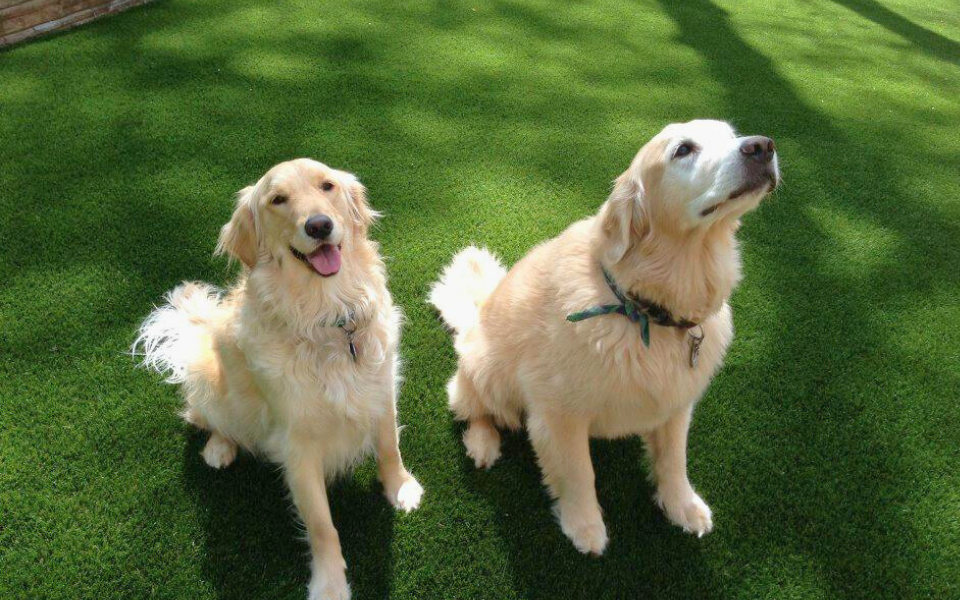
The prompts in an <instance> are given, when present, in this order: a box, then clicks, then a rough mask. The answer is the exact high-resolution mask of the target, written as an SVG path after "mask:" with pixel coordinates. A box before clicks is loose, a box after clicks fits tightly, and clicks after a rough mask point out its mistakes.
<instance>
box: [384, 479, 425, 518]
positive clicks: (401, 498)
mask: <svg viewBox="0 0 960 600" xmlns="http://www.w3.org/2000/svg"><path fill="white" fill-rule="evenodd" d="M391 496H392V497H391ZM421 498H423V487H422V486H421V485H420V484H419V483H418V482H417V480H416V479H414V478H413V475H409V476H408V478H407V480H406V481H404V482H403V485H401V486H400V489H399V490H397V493H396V494H388V495H387V500H389V501H390V504H392V505H393V506H394V508H396V509H397V510H402V511H403V512H410V511H412V510H416V508H417V507H418V506H420V499H421Z"/></svg>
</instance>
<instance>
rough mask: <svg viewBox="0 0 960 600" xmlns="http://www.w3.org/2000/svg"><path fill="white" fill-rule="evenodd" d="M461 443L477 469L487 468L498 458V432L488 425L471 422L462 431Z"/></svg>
mask: <svg viewBox="0 0 960 600" xmlns="http://www.w3.org/2000/svg"><path fill="white" fill-rule="evenodd" d="M463 445H464V446H466V448H467V456H469V457H470V458H472V459H473V464H475V465H476V466H477V468H478V469H489V468H490V467H492V466H493V463H495V462H497V459H498V458H500V432H498V431H497V430H496V428H494V427H492V426H490V425H480V424H476V423H471V424H470V426H469V427H467V430H466V431H464V432H463Z"/></svg>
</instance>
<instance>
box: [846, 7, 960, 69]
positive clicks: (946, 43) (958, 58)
mask: <svg viewBox="0 0 960 600" xmlns="http://www.w3.org/2000/svg"><path fill="white" fill-rule="evenodd" d="M832 1H833V2H835V3H836V4H839V5H840V6H843V7H845V8H848V9H850V10H852V11H854V12H855V13H857V14H858V15H860V16H861V17H863V18H865V19H869V20H870V21H873V22H874V23H876V24H877V25H879V26H881V27H883V28H884V29H886V30H888V31H890V32H892V33H895V34H897V35H899V36H900V37H902V38H903V39H905V40H907V41H908V42H910V43H911V44H913V45H914V46H915V47H916V48H917V49H919V50H920V51H921V52H924V53H926V54H929V55H930V56H933V57H935V58H938V59H940V60H943V61H946V62H949V63H953V64H954V65H960V44H958V43H957V42H956V41H954V40H952V39H950V38H948V37H945V36H943V35H940V34H939V33H937V32H935V31H931V30H929V29H927V28H926V27H924V26H922V25H918V24H916V23H914V22H913V21H911V20H910V19H907V18H906V17H904V16H903V15H901V14H899V13H896V12H894V11H892V10H890V9H889V8H887V7H886V6H884V5H882V4H880V3H879V2H877V1H876V0H832Z"/></svg>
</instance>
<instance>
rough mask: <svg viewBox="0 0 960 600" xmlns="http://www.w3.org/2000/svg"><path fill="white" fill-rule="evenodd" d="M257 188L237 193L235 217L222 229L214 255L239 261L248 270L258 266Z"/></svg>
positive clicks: (244, 189)
mask: <svg viewBox="0 0 960 600" xmlns="http://www.w3.org/2000/svg"><path fill="white" fill-rule="evenodd" d="M254 190H255V186H252V185H251V186H249V187H245V188H243V189H242V190H240V191H239V192H237V208H236V209H234V211H233V216H232V217H230V221H228V222H227V224H226V225H224V226H223V228H221V229H220V239H219V240H218V241H217V249H216V250H215V251H214V254H218V255H220V254H227V255H229V257H230V259H231V260H239V261H240V262H242V263H243V264H244V265H246V266H247V267H248V268H251V269H252V268H253V267H254V265H256V264H257V250H258V245H259V244H258V241H257V225H256V218H255V216H254V208H255V207H254V205H253V203H254Z"/></svg>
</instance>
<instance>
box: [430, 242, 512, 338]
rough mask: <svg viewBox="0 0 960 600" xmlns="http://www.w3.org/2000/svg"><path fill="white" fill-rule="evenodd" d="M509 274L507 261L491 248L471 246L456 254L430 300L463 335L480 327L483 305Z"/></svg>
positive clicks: (433, 289)
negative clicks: (501, 258) (473, 328)
mask: <svg viewBox="0 0 960 600" xmlns="http://www.w3.org/2000/svg"><path fill="white" fill-rule="evenodd" d="M506 274H507V270H506V269H505V268H504V266H503V264H501V263H500V260H499V259H498V258H497V257H496V256H494V255H493V253H491V252H490V251H489V250H487V249H485V248H477V247H476V246H468V247H467V248H464V249H463V250H461V251H460V252H458V253H457V254H456V256H454V257H453V260H452V261H451V262H450V264H449V265H447V266H446V268H444V270H443V273H442V274H441V275H440V280H439V281H437V282H436V283H434V284H433V287H431V288H430V297H429V302H430V304H433V305H434V306H435V307H437V310H438V311H440V316H441V317H443V320H444V321H445V322H446V323H447V325H448V326H450V328H451V329H454V330H455V331H457V333H459V334H463V333H464V332H465V331H467V330H469V329H470V328H472V327H474V326H476V324H477V322H478V321H479V318H480V306H481V304H483V302H484V301H485V300H486V299H487V298H488V297H489V296H490V294H492V293H493V290H494V289H496V287H497V285H498V284H499V283H500V280H501V279H503V278H504V277H505V276H506Z"/></svg>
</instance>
